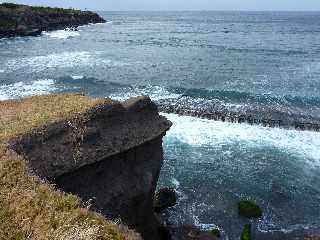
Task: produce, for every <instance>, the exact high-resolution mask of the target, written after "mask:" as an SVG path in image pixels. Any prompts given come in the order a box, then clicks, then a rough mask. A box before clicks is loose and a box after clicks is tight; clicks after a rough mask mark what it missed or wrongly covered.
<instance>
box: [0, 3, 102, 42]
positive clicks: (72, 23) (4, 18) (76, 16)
mask: <svg viewBox="0 0 320 240" xmlns="http://www.w3.org/2000/svg"><path fill="white" fill-rule="evenodd" d="M103 22H105V20H104V19H103V18H101V17H100V16H99V15H98V14H96V13H94V12H90V11H80V10H74V9H61V8H49V7H30V6H26V5H16V4H8V3H3V4H0V38H3V37H15V36H36V35H39V34H41V32H42V31H52V30H59V29H65V28H67V27H77V26H81V25H85V24H89V23H103Z"/></svg>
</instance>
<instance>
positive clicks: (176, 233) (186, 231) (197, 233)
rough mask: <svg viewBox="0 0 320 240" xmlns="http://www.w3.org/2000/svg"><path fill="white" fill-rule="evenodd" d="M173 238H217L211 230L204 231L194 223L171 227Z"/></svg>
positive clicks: (173, 239) (195, 239)
mask: <svg viewBox="0 0 320 240" xmlns="http://www.w3.org/2000/svg"><path fill="white" fill-rule="evenodd" d="M169 230H170V233H171V240H216V239H218V237H217V236H213V235H212V234H211V233H210V232H203V231H201V230H200V229H199V228H198V227H196V226H193V225H184V226H180V227H175V228H170V229H169Z"/></svg>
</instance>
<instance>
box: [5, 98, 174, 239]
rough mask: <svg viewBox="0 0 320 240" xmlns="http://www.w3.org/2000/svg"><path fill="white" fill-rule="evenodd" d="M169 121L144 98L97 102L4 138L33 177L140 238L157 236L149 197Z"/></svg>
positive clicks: (155, 182) (157, 173) (156, 226)
mask: <svg viewBox="0 0 320 240" xmlns="http://www.w3.org/2000/svg"><path fill="white" fill-rule="evenodd" d="M170 126H171V123H170V122H169V121H168V120H166V119H165V118H164V117H162V116H160V115H159V114H158V110H157V107H156V105H155V104H154V103H153V102H151V100H150V99H149V98H147V97H139V98H134V99H130V100H128V101H126V102H123V103H119V102H109V103H108V104H99V105H97V106H95V107H93V108H90V109H89V110H87V111H85V112H83V113H81V114H77V115H74V116H73V117H72V118H70V119H64V120H61V121H55V122H54V123H51V124H48V125H46V126H45V127H42V128H41V129H33V130H32V131H29V132H28V133H26V134H22V135H19V136H17V137H15V138H12V139H11V140H10V141H9V145H10V149H12V150H14V151H15V152H16V153H18V154H19V155H20V156H23V158H24V159H26V161H27V162H28V165H29V166H30V168H31V169H32V171H33V172H34V174H35V175H37V176H39V177H41V178H42V179H46V180H48V181H49V182H51V183H54V184H56V186H57V188H58V189H60V190H62V191H64V192H67V193H71V194H74V195H77V196H79V197H80V198H81V199H82V201H83V202H85V203H87V204H89V205H90V209H92V210H94V211H97V212H99V213H101V214H102V215H104V216H105V217H107V218H108V219H111V220H121V222H122V223H124V224H126V225H128V226H129V227H130V228H134V229H136V230H137V231H138V232H139V233H141V234H142V236H143V237H144V239H154V240H156V239H159V233H158V228H159V223H158V221H157V219H156V217H155V215H154V212H153V198H154V193H155V189H156V184H157V180H158V177H159V173H160V169H161V165H162V160H163V159H162V137H163V136H164V134H165V132H166V131H167V130H168V129H169V128H170Z"/></svg>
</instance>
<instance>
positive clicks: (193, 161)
mask: <svg viewBox="0 0 320 240" xmlns="http://www.w3.org/2000/svg"><path fill="white" fill-rule="evenodd" d="M101 15H103V16H104V17H105V18H106V19H108V20H109V21H110V22H108V23H106V24H98V25H90V26H84V27H81V28H80V31H79V32H66V31H56V32H51V33H43V35H42V36H40V37H27V38H14V39H2V40H0V99H8V98H17V97H20V96H28V95H34V94H47V93H60V92H81V93H85V94H88V95H91V96H100V97H112V98H115V99H125V98H128V97H130V96H135V95H142V94H147V95H150V96H151V97H152V98H153V99H154V100H159V99H168V98H170V99H178V98H179V97H181V96H185V97H187V98H188V101H189V102H190V109H191V110H192V109H194V108H197V107H198V106H199V103H200V102H201V104H207V105H210V104H219V105H222V106H224V108H226V109H230V110H233V111H237V110H239V111H240V110H243V109H249V110H250V109H255V111H260V112H263V113H265V114H268V113H269V112H270V113H271V112H273V111H277V112H278V113H280V114H286V116H287V115H289V116H290V115H295V114H298V115H299V116H303V117H306V118H319V117H320V13H317V12H312V13H311V12H310V13H303V12H296V13H289V12H288V13H287V12H281V13H280V12H279V13H276V12H274V13H272V12H268V13H264V12H119V13H116V12H104V13H101ZM166 116H167V117H168V118H169V119H170V120H172V121H173V123H174V126H173V128H172V129H171V130H170V132H169V133H168V134H167V136H166V138H165V141H164V148H165V163H164V167H163V171H162V175H161V178H160V182H159V185H160V186H164V185H165V186H167V185H171V186H174V187H175V188H176V189H177V191H178V192H179V194H180V201H179V204H178V206H177V207H175V208H174V209H173V210H171V218H170V220H171V222H172V223H175V224H182V223H195V224H198V225H200V226H202V227H211V226H213V225H216V226H218V227H219V228H221V229H222V230H223V231H224V233H225V234H226V236H228V237H229V239H237V238H238V236H239V233H240V231H241V226H242V224H244V223H245V222H246V220H245V219H241V218H239V217H238V216H237V209H236V208H237V201H238V200H239V199H242V198H249V199H255V200H256V201H257V202H258V203H259V204H260V205H261V206H262V208H263V210H264V213H265V214H264V218H263V219H261V220H259V221H257V222H256V223H255V228H256V229H259V230H263V231H274V230H281V229H282V230H292V229H296V228H305V227H308V226H319V225H320V134H319V133H317V132H311V131H307V132H300V131H295V130H285V129H277V128H273V129H271V128H263V127H261V126H250V125H246V124H233V123H223V122H218V121H211V120H203V119H199V118H193V117H187V116H177V115H174V114H167V115H166Z"/></svg>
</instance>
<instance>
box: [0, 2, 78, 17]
mask: <svg viewBox="0 0 320 240" xmlns="http://www.w3.org/2000/svg"><path fill="white" fill-rule="evenodd" d="M0 9H2V10H7V11H15V12H19V11H25V10H30V11H33V12H35V13H43V14H79V13H81V11H80V10H76V9H72V8H70V9H64V8H52V7H42V6H27V5H21V4H14V3H2V4H0Z"/></svg>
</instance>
